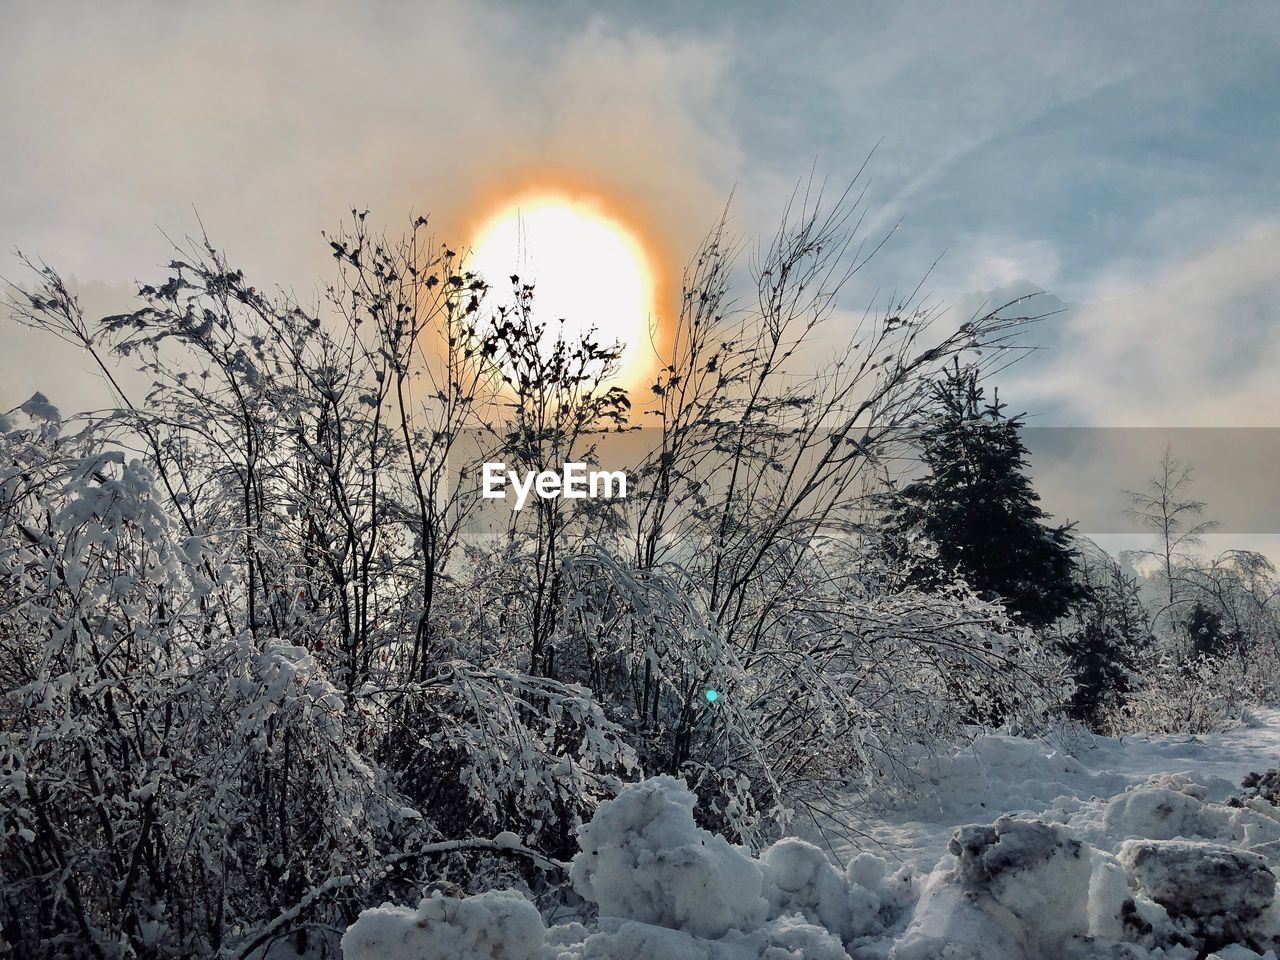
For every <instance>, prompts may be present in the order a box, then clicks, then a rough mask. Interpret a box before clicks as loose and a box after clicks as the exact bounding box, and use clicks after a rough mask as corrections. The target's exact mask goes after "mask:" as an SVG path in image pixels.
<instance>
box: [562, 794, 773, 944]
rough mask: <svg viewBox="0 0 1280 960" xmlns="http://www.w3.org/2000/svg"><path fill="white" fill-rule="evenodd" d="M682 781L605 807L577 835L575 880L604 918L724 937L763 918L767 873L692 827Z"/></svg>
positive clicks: (741, 853) (738, 850)
mask: <svg viewBox="0 0 1280 960" xmlns="http://www.w3.org/2000/svg"><path fill="white" fill-rule="evenodd" d="M694 802H695V798H694V795H693V793H692V792H691V791H690V790H689V789H688V787H686V786H685V785H684V782H683V781H680V780H674V779H672V778H670V777H655V778H654V779H652V780H646V781H643V782H642V783H639V784H635V785H634V786H631V787H629V788H627V789H626V790H623V791H622V793H621V794H620V795H619V796H618V797H617V798H616V799H614V800H610V801H606V802H605V803H602V804H601V805H600V807H599V809H598V810H597V811H596V814H595V817H594V818H592V820H591V821H590V822H589V823H586V824H584V825H583V826H582V828H581V829H580V830H579V831H578V841H579V845H580V846H581V848H582V849H581V852H579V853H578V855H577V856H575V857H574V858H573V866H572V868H571V870H570V874H569V876H570V878H571V879H572V880H573V886H574V889H576V890H577V891H578V893H579V894H581V895H582V896H583V897H584V898H586V899H587V900H591V901H593V902H594V903H597V904H599V906H600V913H601V915H603V916H608V917H620V918H622V919H625V920H640V921H642V922H644V923H650V924H655V925H657V926H660V927H669V928H671V929H673V930H683V931H686V932H688V933H691V934H693V935H694V936H698V937H720V936H723V935H724V934H725V933H727V932H728V931H729V930H732V929H739V930H744V929H751V928H753V927H755V926H757V925H758V924H760V923H761V922H763V921H764V919H765V909H766V904H765V900H764V898H763V897H762V896H761V889H762V886H763V880H764V878H763V874H762V873H761V870H760V865H759V863H758V862H756V861H755V860H753V859H752V857H751V855H750V853H748V852H747V851H746V850H744V849H743V848H742V847H736V846H734V845H733V844H731V843H729V841H727V840H725V839H724V838H723V837H718V836H716V835H714V834H711V833H708V832H707V831H705V830H703V829H701V828H700V827H698V826H697V825H696V824H695V823H694V822H693V807H694Z"/></svg>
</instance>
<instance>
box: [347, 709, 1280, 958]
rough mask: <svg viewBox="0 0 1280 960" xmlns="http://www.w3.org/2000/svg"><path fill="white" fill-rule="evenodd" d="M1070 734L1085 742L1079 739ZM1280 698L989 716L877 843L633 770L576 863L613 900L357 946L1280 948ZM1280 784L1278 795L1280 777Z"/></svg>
mask: <svg viewBox="0 0 1280 960" xmlns="http://www.w3.org/2000/svg"><path fill="white" fill-rule="evenodd" d="M1068 748H1069V749H1068ZM1273 767H1280V711H1277V710H1270V711H1262V712H1259V714H1258V715H1257V718H1256V722H1255V723H1253V724H1251V725H1249V726H1247V727H1242V728H1239V729H1237V730H1235V731H1232V732H1230V733H1225V734H1220V735H1215V736H1206V737H1201V738H1186V737H1130V738H1125V739H1124V740H1122V741H1121V740H1109V739H1105V738H1100V737H1076V738H1072V739H1071V740H1070V742H1069V744H1065V745H1064V744H1063V743H1059V744H1057V745H1055V744H1052V743H1050V742H1047V741H1038V740H1027V739H1020V738H1015V737H1009V736H1002V735H989V736H984V737H982V738H980V739H979V740H977V741H976V742H975V743H973V744H972V745H971V746H969V747H967V748H965V749H964V750H961V751H959V752H957V753H955V754H954V755H950V756H945V757H940V758H935V759H933V760H932V761H930V762H922V763H920V764H918V766H917V770H918V774H919V776H920V784H919V789H918V790H917V791H916V794H915V796H914V797H913V798H912V799H911V800H910V801H908V802H905V803H899V804H896V805H895V806H893V807H892V808H889V807H886V808H885V809H884V810H882V811H881V812H880V813H878V814H875V815H871V816H868V815H867V814H866V812H865V810H857V811H854V810H850V811H848V812H850V813H854V812H857V813H858V814H859V815H860V818H861V820H862V829H863V830H864V831H865V833H866V835H867V836H866V838H865V839H864V840H862V841H860V842H859V846H858V848H856V849H855V848H854V847H852V846H851V845H839V844H836V845H834V849H828V850H824V849H822V848H821V847H820V846H818V845H815V844H813V843H810V842H807V841H806V840H804V839H801V838H788V839H786V840H783V841H781V842H779V843H777V844H775V845H773V846H772V847H770V848H769V849H767V850H765V851H764V852H763V853H762V854H761V855H760V856H759V857H753V856H751V855H750V854H749V853H748V852H747V851H746V850H744V849H742V848H739V847H736V846H733V845H732V844H729V843H728V842H726V841H725V840H724V839H723V838H720V837H716V836H713V835H712V834H709V833H707V832H706V831H704V830H701V829H700V828H699V827H697V826H696V825H695V824H694V822H693V818H692V813H691V811H692V806H693V797H692V795H691V794H689V793H688V791H687V790H686V789H685V788H684V786H683V784H681V783H680V782H679V781H675V780H670V779H667V778H656V779H653V780H648V781H645V782H643V783H641V784H637V785H635V786H633V787H629V788H627V789H626V790H625V791H624V792H623V793H622V795H621V796H620V797H619V798H618V799H616V800H614V801H611V802H608V803H606V804H604V805H602V806H601V808H600V810H599V811H598V813H597V814H596V817H595V818H594V820H592V822H591V823H590V824H588V825H587V826H586V827H584V829H583V831H582V833H581V835H580V840H581V846H582V849H581V852H580V853H579V854H578V855H577V856H576V857H575V858H574V861H573V864H572V869H571V873H570V879H571V881H572V883H573V886H574V889H575V890H576V891H577V893H578V894H579V895H581V896H582V897H583V898H584V899H585V900H586V901H587V902H588V903H590V904H594V905H595V907H596V908H597V910H596V911H595V912H596V913H597V914H598V915H597V916H595V917H593V918H588V919H587V920H586V922H585V923H578V922H575V923H568V924H559V925H556V926H552V927H550V928H547V927H546V925H545V924H544V922H543V920H542V918H541V917H540V916H539V914H538V912H537V910H535V909H534V907H533V906H532V904H530V903H529V902H528V901H526V900H524V899H523V898H522V897H520V896H519V895H518V894H516V893H510V892H495V893H489V894H483V895H480V896H476V897H468V898H461V899H454V898H450V897H441V896H438V895H437V896H435V897H434V898H432V899H429V900H426V901H424V902H423V903H422V905H421V906H420V907H418V908H417V909H412V908H405V907H393V906H385V907H382V908H378V909H375V910H369V911H366V912H365V913H364V914H363V915H362V916H361V918H360V920H359V921H357V923H356V924H355V925H354V926H353V927H352V928H351V929H350V930H349V931H348V934H347V936H346V938H345V939H344V949H345V953H346V956H347V958H348V960H446V958H448V960H459V958H464V960H465V958H471V957H475V958H478V960H484V958H489V960H848V958H850V957H852V958H854V960H862V958H876V960H964V958H972V960H1102V958H1131V960H1137V958H1157V957H1158V958H1166V960H1173V958H1188V960H1190V958H1203V957H1210V956H1212V957H1219V958H1222V960H1247V958H1255V957H1259V956H1267V957H1274V956H1275V955H1276V953H1275V950H1276V946H1277V944H1280V903H1277V900H1276V876H1275V873H1273V871H1278V872H1280V808H1277V807H1276V806H1275V805H1274V803H1272V802H1271V801H1269V800H1268V799H1266V798H1263V797H1257V796H1249V795H1246V794H1245V793H1244V792H1243V791H1242V790H1241V788H1240V781H1241V779H1242V778H1243V777H1244V776H1245V775H1246V774H1247V773H1249V772H1251V771H1265V770H1267V769H1269V768H1273ZM1273 799H1274V798H1273Z"/></svg>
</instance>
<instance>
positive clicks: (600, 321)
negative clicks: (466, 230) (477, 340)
mask: <svg viewBox="0 0 1280 960" xmlns="http://www.w3.org/2000/svg"><path fill="white" fill-rule="evenodd" d="M468 268H469V269H470V270H473V271H474V272H475V273H477V274H479V275H480V276H481V277H483V278H484V279H485V280H486V281H487V282H488V283H489V285H490V287H491V288H492V289H493V291H494V294H495V295H497V297H498V300H499V301H500V302H501V300H502V299H503V297H502V295H503V294H504V293H505V292H506V290H507V289H508V286H507V285H508V283H509V282H510V281H509V277H511V276H512V275H516V276H518V277H519V278H520V282H521V283H532V284H533V285H534V293H533V315H534V319H535V320H537V321H538V322H540V323H544V324H545V325H546V334H545V336H546V337H547V338H549V339H550V338H554V337H556V336H563V337H564V338H565V339H566V340H567V341H569V342H571V343H572V342H573V341H575V340H578V339H580V338H581V337H582V336H583V335H584V334H586V333H587V332H588V331H590V330H592V329H593V328H594V330H595V331H596V336H595V339H597V340H598V342H600V343H601V344H602V345H607V344H611V343H613V342H614V341H618V342H619V343H621V344H622V357H621V360H620V364H619V371H618V380H619V381H620V382H621V385H622V386H627V387H633V386H636V385H637V382H638V381H639V380H640V379H641V378H642V377H643V376H644V375H645V373H646V372H647V371H648V368H649V366H650V364H651V361H652V354H653V351H652V349H651V339H650V323H651V321H652V318H653V314H654V301H655V286H656V284H655V279H654V270H653V267H652V264H651V262H650V259H649V257H648V255H647V253H646V251H645V249H644V247H643V245H642V244H641V243H640V241H639V239H638V237H637V236H636V234H635V233H634V232H632V231H631V230H630V229H629V228H628V227H627V226H626V225H625V224H623V223H622V222H621V221H619V220H618V219H616V218H614V217H612V216H610V215H609V214H608V213H606V212H604V211H603V209H602V208H601V207H599V206H598V205H596V204H593V203H590V202H588V201H583V200H578V199H575V198H570V197H565V196H556V195H553V194H548V195H537V196H524V197H520V198H517V199H515V200H511V201H508V202H507V203H505V204H503V205H501V206H500V207H499V208H498V209H497V211H496V212H495V213H494V214H492V215H491V216H490V217H489V218H488V219H486V220H484V221H483V222H482V223H481V225H480V227H479V229H478V230H476V232H475V235H474V237H473V239H472V241H471V253H470V259H469V267H468Z"/></svg>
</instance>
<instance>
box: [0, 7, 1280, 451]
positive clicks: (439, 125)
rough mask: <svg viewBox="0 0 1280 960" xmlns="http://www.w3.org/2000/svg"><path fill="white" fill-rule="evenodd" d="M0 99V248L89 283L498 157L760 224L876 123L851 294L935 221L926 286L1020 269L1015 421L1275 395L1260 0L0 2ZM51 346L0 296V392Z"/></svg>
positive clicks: (264, 239)
mask: <svg viewBox="0 0 1280 960" xmlns="http://www.w3.org/2000/svg"><path fill="white" fill-rule="evenodd" d="M0 123H2V124H3V129H4V131H5V134H4V136H3V137H2V138H0V248H3V250H5V251H6V252H7V251H9V250H12V249H14V248H17V247H20V248H21V249H22V250H24V251H26V252H28V253H31V254H35V255H39V256H41V257H44V258H45V259H47V260H48V261H50V262H51V263H54V264H55V265H57V266H58V267H59V269H61V270H62V271H64V272H65V273H68V274H72V275H74V276H75V277H76V279H77V281H78V282H80V283H82V284H87V285H91V286H92V285H94V284H99V285H102V286H101V288H100V290H101V292H102V293H103V295H104V299H110V297H111V295H112V293H113V291H115V290H117V289H123V288H124V287H125V286H126V285H127V284H129V283H130V282H132V281H135V280H138V279H143V278H147V279H150V278H153V277H155V276H156V275H157V273H158V270H157V265H158V264H161V263H163V262H165V261H167V259H168V254H169V252H170V251H169V247H168V241H167V240H166V235H168V236H177V237H180V236H182V235H183V234H186V233H190V232H192V231H193V230H195V229H197V220H196V214H197V212H198V214H199V218H200V222H202V223H203V225H204V227H205V229H207V230H208V232H209V234H210V236H211V238H212V239H213V240H214V241H215V242H216V243H217V244H219V245H220V246H222V247H224V248H226V249H227V250H229V251H230V252H231V255H232V258H233V259H234V260H235V261H236V262H238V263H240V264H242V265H244V266H245V267H246V269H247V270H248V271H249V273H250V275H251V276H254V277H262V278H263V280H264V283H263V286H271V285H276V284H278V285H280V286H283V287H285V288H286V289H289V290H291V291H293V292H295V293H297V294H299V295H300V296H302V298H303V299H306V298H308V297H313V296H314V295H315V291H316V289H317V284H318V283H319V282H320V280H321V279H322V278H323V277H324V276H325V274H326V271H327V270H328V269H329V263H328V261H327V260H326V256H325V247H324V245H323V242H322V241H321V239H320V236H319V233H320V231H321V230H322V229H325V228H331V227H333V226H334V225H335V224H336V223H337V222H338V221H339V220H340V219H341V218H342V216H343V214H344V212H345V211H346V210H347V209H348V208H350V207H351V206H353V205H355V206H359V207H361V208H365V207H368V208H370V209H371V210H372V211H373V212H374V215H375V216H377V217H380V218H382V219H383V220H384V221H385V222H387V223H390V224H398V223H400V222H404V220H405V218H407V216H408V213H409V211H410V210H413V211H414V212H429V213H431V214H432V216H433V224H435V226H436V227H437V229H439V230H441V231H442V232H444V233H445V234H446V235H447V234H448V233H449V232H451V231H452V232H454V233H459V232H465V227H466V224H467V222H468V218H469V217H474V216H475V209H476V207H477V205H478V204H481V203H482V201H483V199H484V198H486V197H489V196H492V195H494V193H495V191H500V190H503V189H508V188H510V187H512V186H515V185H518V184H519V183H522V182H524V181H526V180H527V181H529V182H533V181H537V180H546V179H552V180H560V181H564V182H567V183H572V184H573V185H574V187H575V188H577V189H583V190H598V191H601V192H604V193H607V194H609V195H610V196H613V197H617V198H622V199H623V200H624V201H625V204H626V206H627V209H628V210H631V211H633V212H634V214H635V216H636V217H638V218H640V219H642V220H643V221H644V228H645V230H646V232H647V233H649V234H651V235H653V236H656V237H658V238H659V242H660V244H661V246H662V249H663V254H664V257H666V258H667V259H669V260H670V262H671V264H673V265H674V266H675V267H678V265H679V264H680V263H681V262H683V260H684V259H685V258H686V257H687V256H688V255H689V254H690V253H692V251H693V248H694V246H695V245H696V243H697V241H698V239H699V238H700V237H701V235H702V234H703V233H704V232H705V231H706V229H707V228H708V227H709V226H710V225H711V223H712V222H713V221H714V219H715V217H716V215H717V214H718V213H719V211H720V210H721V208H722V207H723V206H724V204H725V202H726V201H727V200H728V199H729V197H730V196H731V195H732V197H733V205H732V211H733V226H734V228H735V229H736V230H738V231H739V232H740V233H741V234H742V235H743V236H746V237H750V236H755V235H758V234H761V233H767V232H768V231H769V230H770V229H771V228H772V227H773V226H774V225H775V224H776V220H777V217H778V214H779V211H780V209H781V206H782V204H783V203H784V202H785V200H786V198H787V196H788V194H789V193H790V192H791V190H792V189H793V188H794V187H795V185H796V184H797V182H799V181H802V180H803V179H804V178H806V177H807V176H808V175H809V174H810V171H811V170H812V171H817V173H818V174H819V176H824V177H827V178H829V180H830V181H831V182H832V183H839V182H841V181H842V180H844V179H845V178H848V177H850V176H851V175H852V174H853V173H854V172H855V171H856V170H857V169H858V168H859V167H860V166H861V165H862V163H863V161H864V160H865V159H866V158H867V156H868V155H869V154H871V161H870V164H869V165H868V168H867V177H868V182H869V187H870V189H869V192H868V199H867V203H868V218H867V222H866V227H865V229H866V230H867V231H868V233H869V234H875V235H879V234H881V233H883V232H885V231H887V230H890V229H891V228H892V227H893V225H894V224H900V226H899V227H898V229H897V230H896V231H894V232H893V236H892V239H891V241H890V243H889V244H888V245H887V246H886V247H885V249H884V250H883V251H882V252H881V254H879V255H878V256H877V258H876V260H875V261H874V262H873V265H872V267H870V268H869V269H868V271H867V274H866V275H864V276H863V277H860V278H859V284H860V286H858V287H857V288H855V289H854V290H852V291H851V296H856V297H866V296H868V295H874V294H875V293H876V292H877V291H881V292H884V291H891V290H893V289H900V288H910V287H913V286H914V285H915V284H916V282H918V280H919V279H920V277H921V276H922V275H923V274H924V273H925V272H926V271H927V270H928V269H929V267H930V265H931V264H932V263H933V262H934V260H935V259H937V258H938V257H939V256H940V255H941V256H942V259H941V261H940V262H939V263H938V265H937V267H936V268H934V270H933V272H932V273H931V274H930V275H929V278H928V281H927V286H926V289H927V291H928V293H929V295H930V297H931V298H932V299H933V300H934V301H935V302H938V303H941V304H946V305H949V308H950V310H951V312H952V315H954V316H957V317H959V316H962V315H967V314H969V313H971V312H972V311H974V310H976V309H979V308H980V307H981V305H982V304H984V303H998V302H1001V300H1002V299H1003V298H1006V297H1008V296H1011V295H1014V294H1017V293H1022V292H1024V291H1028V290H1044V291H1046V298H1045V302H1046V303H1047V304H1049V305H1051V306H1053V307H1055V308H1060V310H1061V312H1059V313H1058V314H1057V315H1055V316H1054V317H1053V318H1052V319H1050V320H1047V321H1045V322H1044V323H1043V324H1041V326H1040V329H1038V330H1037V331H1036V332H1035V334H1034V338H1035V345H1036V346H1040V347H1044V348H1045V349H1043V350H1040V351H1037V352H1036V353H1035V355H1034V356H1033V357H1032V358H1030V359H1029V360H1028V361H1026V362H1024V363H1023V364H1021V365H1019V366H1017V367H1014V368H1012V369H1011V370H1009V371H1007V372H1006V373H1005V374H1003V375H1002V379H1001V394H1002V396H1003V397H1006V398H1008V399H1009V401H1010V403H1012V404H1013V405H1015V406H1016V407H1017V408H1018V409H1020V410H1026V411H1027V412H1028V414H1029V416H1030V417H1031V418H1032V419H1033V420H1034V421H1035V422H1036V423H1037V424H1040V425H1052V424H1060V425H1069V426H1106V427H1201V428H1228V427H1231V428H1239V427H1280V403H1278V402H1277V401H1280V377H1278V376H1276V375H1275V370H1276V369H1277V363H1278V361H1280V315H1278V313H1277V307H1276V304H1277V302H1278V301H1280V273H1278V271H1277V264H1278V263H1280V257H1278V256H1277V255H1278V254H1280V177H1277V176H1276V171H1277V169H1280V4H1275V3H1273V2H1239V3H1231V4H1204V3H1178V2H1162V3H1158V4H1157V3H1137V2H1135V3H1123V4H1116V3H1087V2H1085V3H1055V4H1047V3H1035V2H1005V3H966V4H951V3H921V2H903V3H834V2H833V3H824V2H810V3H796V4H777V3H766V2H758V3H757V2H738V3H733V4H724V3H689V2H679V3H677V2H653V3H644V4H640V3H621V2H604V3H599V2H597V3H587V2H566V3H554V2H547V3H539V4H520V5H517V4H504V3H493V2H483V0H482V2H472V3H450V2H426V3H423V2H416V3H392V2H371V3H366V4H331V5H326V4H323V3H306V4H302V3H287V2H277V3H272V4H257V5H249V4H228V3H208V4H200V5H195V4H160V3H149V4H144V3H133V4H131V3H114V4H110V5H107V4H89V3H58V2H52V3H40V4H37V3H20V2H16V3H10V4H5V5H4V7H3V8H2V9H0ZM15 273H16V266H15V265H14V264H13V263H12V260H11V258H9V257H7V256H6V257H5V260H4V261H3V262H0V275H3V276H14V274H15ZM859 305H860V304H859ZM47 349H48V348H46V346H45V345H44V344H43V342H42V341H36V340H33V339H32V338H31V337H30V336H29V335H25V334H19V333H15V332H12V331H11V330H10V329H8V328H6V329H5V332H4V335H3V337H2V338H0V406H4V405H12V404H14V403H18V402H21V400H22V399H24V398H25V396H26V395H27V392H29V391H28V388H29V387H31V386H32V385H33V384H36V385H39V384H44V383H50V384H52V386H53V388H54V389H53V390H46V392H49V393H50V394H51V399H55V401H56V400H57V397H55V396H53V394H54V393H57V392H58V391H59V390H60V391H62V393H63V394H64V395H70V396H72V397H74V395H75V393H76V391H77V390H80V389H82V386H81V382H82V381H81V377H80V376H79V374H78V372H77V370H76V368H75V367H74V365H71V366H68V365H67V363H64V362H63V361H62V360H61V359H59V357H58V355H57V354H54V353H48V352H46V351H47ZM32 356H39V357H40V359H41V361H42V362H41V363H38V364H32V363H31V362H30V359H31V357H32ZM69 362H70V361H68V363H69ZM73 405H74V404H73Z"/></svg>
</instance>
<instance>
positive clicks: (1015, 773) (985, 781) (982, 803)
mask: <svg viewBox="0 0 1280 960" xmlns="http://www.w3.org/2000/svg"><path fill="white" fill-rule="evenodd" d="M1130 783H1131V781H1130V780H1129V779H1128V778H1127V777H1124V776H1122V775H1120V774H1115V773H1095V772H1093V771H1091V770H1089V769H1088V768H1087V767H1086V766H1085V765H1084V764H1083V763H1081V762H1080V761H1079V760H1078V759H1076V758H1075V757H1073V756H1071V755H1070V754H1068V753H1063V752H1061V751H1059V750H1055V749H1053V748H1051V747H1048V746H1047V745H1046V744H1044V743H1042V742H1040V741H1035V740H1024V739H1021V738H1019V737H1013V736H1008V735H1005V734H987V735H985V736H981V737H979V738H977V739H976V740H974V742H973V743H972V744H970V745H969V747H967V748H966V749H964V750H961V751H959V752H957V753H955V754H953V755H950V756H942V757H936V758H933V759H932V760H931V761H929V762H928V763H926V764H925V765H924V766H923V767H922V772H921V775H920V779H919V780H918V782H917V783H915V784H914V787H915V794H916V798H915V801H914V804H913V809H912V812H913V813H914V815H916V816H919V817H921V818H927V819H944V820H949V821H950V822H952V823H954V822H956V821H957V820H963V819H970V820H978V819H984V818H986V817H989V816H990V815H991V814H992V813H995V812H1000V811H1004V812H1024V811H1039V810H1043V809H1044V808H1045V807H1046V806H1048V805H1049V804H1051V803H1053V802H1054V801H1055V800H1058V799H1060V798H1064V797H1065V798H1078V799H1084V800H1088V799H1091V798H1093V797H1099V796H1111V795H1113V794H1115V793H1117V792H1119V791H1120V790H1123V789H1124V788H1125V787H1127V786H1129V784H1130Z"/></svg>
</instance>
